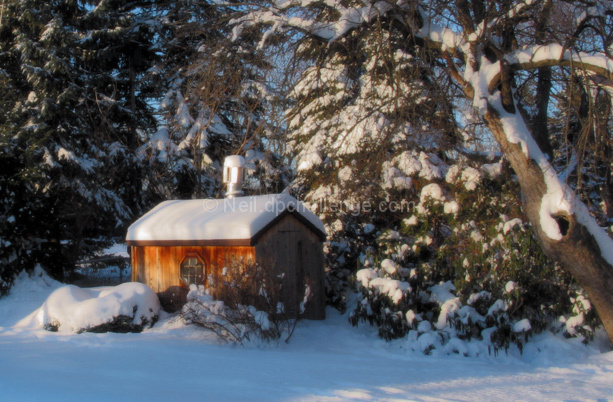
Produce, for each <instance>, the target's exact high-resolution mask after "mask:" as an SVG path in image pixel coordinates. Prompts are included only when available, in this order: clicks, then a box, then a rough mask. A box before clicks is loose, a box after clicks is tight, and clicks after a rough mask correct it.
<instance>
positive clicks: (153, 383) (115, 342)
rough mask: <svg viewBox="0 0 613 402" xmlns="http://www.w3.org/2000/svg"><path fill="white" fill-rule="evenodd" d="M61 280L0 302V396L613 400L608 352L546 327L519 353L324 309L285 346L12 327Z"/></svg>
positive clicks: (162, 332) (171, 325)
mask: <svg viewBox="0 0 613 402" xmlns="http://www.w3.org/2000/svg"><path fill="white" fill-rule="evenodd" d="M58 286H60V284H59V283H57V282H53V281H52V280H50V279H48V278H45V277H35V278H34V279H31V278H28V277H27V276H25V275H22V277H20V279H19V280H18V282H17V283H16V286H15V287H14V289H13V291H12V293H11V294H10V295H9V296H7V297H5V298H2V299H0V400H2V401H40V400H47V401H55V400H58V401H59V400H61V401H70V400H79V401H84V400H87V401H96V400H114V401H116V400H160V401H161V400H166V401H168V400H187V401H190V400H199V401H202V400H210V401H235V400H249V401H254V400H266V401H268V400H307V401H345V400H414V401H434V400H435V401H441V400H443V401H444V400H448V401H482V400H491V401H504V400H560V401H589V400H591V401H607V400H610V401H613V352H607V353H601V352H599V350H598V348H600V349H601V350H605V349H606V348H607V347H609V345H608V343H607V342H605V341H603V340H601V341H599V342H596V343H595V345H593V346H592V347H585V346H583V345H582V344H581V343H578V342H573V341H567V340H562V339H560V338H557V337H553V336H551V335H543V336H541V337H540V338H538V339H536V340H534V341H533V342H531V343H530V344H529V345H528V346H526V350H525V352H524V354H523V355H519V353H518V352H517V351H510V353H509V355H504V354H502V355H499V356H498V357H493V356H489V355H487V354H485V355H482V356H480V357H462V356H457V355H451V356H447V355H433V356H424V355H423V354H422V353H421V352H414V351H411V350H409V348H408V345H407V343H406V342H407V341H406V340H404V341H395V342H391V343H387V342H384V341H382V340H379V339H377V338H376V336H375V331H374V329H372V328H370V327H368V326H361V327H359V328H358V329H355V328H352V327H351V326H350V325H349V324H348V322H347V317H346V316H342V315H340V314H338V313H337V312H336V311H335V310H332V309H329V310H328V311H327V313H328V319H326V320H325V321H317V322H315V321H310V322H303V323H301V324H300V325H299V327H298V329H297V331H296V333H295V334H294V336H293V338H292V339H291V341H290V343H289V344H284V343H281V344H280V345H279V346H270V345H247V346H244V347H233V346H227V345H219V344H218V343H217V342H216V341H215V340H214V339H213V338H211V337H210V336H209V335H207V334H206V333H204V332H202V331H200V330H198V329H195V328H191V327H186V326H184V325H182V324H181V323H180V322H179V321H178V320H177V319H176V317H173V316H169V315H164V316H163V317H162V319H161V320H160V321H159V322H158V323H157V324H156V325H155V326H154V327H153V328H151V329H149V330H146V331H145V332H143V333H141V334H111V333H107V334H91V333H84V334H79V335H77V334H66V333H61V332H60V333H52V332H47V331H44V330H41V329H28V328H24V327H19V326H16V324H17V323H18V322H19V321H20V320H22V319H23V318H24V317H26V316H28V315H29V314H30V313H32V312H33V311H35V310H36V309H37V308H39V307H40V306H41V304H42V303H43V302H44V301H45V299H46V298H47V296H48V295H49V294H50V293H51V292H52V291H53V290H54V289H56V288H57V287H58Z"/></svg>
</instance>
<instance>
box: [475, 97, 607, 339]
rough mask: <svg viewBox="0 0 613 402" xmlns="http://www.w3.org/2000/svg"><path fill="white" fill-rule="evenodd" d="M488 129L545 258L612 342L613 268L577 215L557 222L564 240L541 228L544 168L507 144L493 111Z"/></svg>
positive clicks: (495, 113) (514, 145) (544, 188)
mask: <svg viewBox="0 0 613 402" xmlns="http://www.w3.org/2000/svg"><path fill="white" fill-rule="evenodd" d="M485 118H486V121H487V123H488V126H489V128H490V129H491V131H492V133H493V134H494V136H495V137H496V139H497V141H498V143H499V144H500V146H501V148H502V150H503V152H504V154H505V156H506V157H507V158H508V160H509V163H510V164H511V166H512V168H513V170H514V171H515V173H516V174H517V177H518V180H519V184H520V186H521V189H522V195H523V203H524V209H525V212H526V214H527V216H528V219H529V221H530V222H531V224H532V227H533V229H534V232H535V235H536V237H537V239H538V241H539V243H540V244H541V246H542V248H543V251H544V252H545V254H546V255H547V256H548V257H549V258H551V259H553V260H554V261H557V262H558V263H560V264H561V265H562V266H563V267H564V268H565V269H566V270H567V271H568V272H570V273H571V274H572V275H573V277H574V278H575V279H576V280H577V282H579V284H580V285H581V286H582V287H583V288H584V289H585V291H586V292H587V294H588V296H589V298H590V300H591V301H592V303H593V304H594V307H595V308H596V311H597V313H598V316H599V317H600V319H601V320H602V323H603V325H604V328H605V330H606V332H607V335H608V336H609V339H610V340H611V342H613V292H611V289H613V267H612V266H611V265H610V264H609V263H608V262H607V261H606V260H605V259H604V257H603V256H602V250H600V247H599V246H598V243H597V242H596V239H594V237H593V235H592V234H591V233H590V232H589V230H588V229H587V228H586V227H585V226H584V225H583V224H581V223H580V222H579V221H578V220H577V217H576V216H575V215H560V216H559V217H557V218H556V222H557V223H558V226H559V229H560V233H561V234H562V239H560V240H553V239H551V238H549V237H548V236H547V234H546V233H545V232H544V230H543V227H542V226H541V223H540V222H541V216H540V210H541V202H542V200H543V197H544V196H545V194H546V193H547V183H546V182H545V178H544V176H543V172H542V170H541V168H540V167H539V166H538V165H537V164H536V162H535V161H534V160H532V159H531V158H529V157H528V156H527V155H526V154H525V153H524V151H523V150H522V148H521V146H520V145H519V144H514V143H511V142H509V141H508V139H507V136H506V133H505V131H504V127H503V125H502V122H501V121H500V117H499V115H498V113H497V112H496V111H495V110H494V109H493V108H490V109H489V110H488V112H487V114H486V116H485Z"/></svg>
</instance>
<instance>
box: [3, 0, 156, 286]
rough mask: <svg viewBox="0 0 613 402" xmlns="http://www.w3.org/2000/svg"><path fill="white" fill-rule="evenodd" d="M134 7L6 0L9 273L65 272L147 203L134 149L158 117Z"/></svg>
mask: <svg viewBox="0 0 613 402" xmlns="http://www.w3.org/2000/svg"><path fill="white" fill-rule="evenodd" d="M142 6H143V4H140V3H139V7H142ZM136 7H137V4H135V3H131V2H128V3H125V2H121V6H120V4H119V3H117V4H115V3H113V2H112V1H101V2H94V3H92V2H87V1H86V2H81V1H53V2H44V1H37V0H32V1H30V0H28V1H9V2H3V10H2V11H3V12H2V21H1V27H0V46H1V53H0V71H1V73H2V82H1V85H2V92H3V93H6V94H8V96H6V97H5V98H4V99H3V101H2V105H1V107H2V109H1V110H0V116H1V117H0V119H1V120H0V130H1V131H0V136H1V138H0V141H1V144H2V155H1V159H2V161H3V166H4V167H6V168H3V169H2V171H1V172H0V175H1V178H0V182H2V187H3V188H2V191H3V194H4V197H5V200H4V202H3V209H4V211H3V214H4V216H5V218H6V223H5V224H4V225H3V226H4V227H3V228H2V232H1V235H0V236H1V237H2V241H3V242H4V243H5V245H7V244H8V245H9V246H8V247H2V255H0V259H1V260H2V271H1V272H2V278H3V280H4V282H5V283H10V281H11V277H12V275H14V273H15V272H18V271H19V270H21V269H32V268H33V266H34V265H35V264H36V263H40V264H42V265H44V266H45V268H47V269H48V270H49V271H50V272H51V273H52V274H53V275H54V276H55V277H58V278H62V277H63V275H64V271H65V270H70V267H71V266H73V265H74V262H75V261H76V259H77V258H79V257H81V256H82V254H83V253H84V252H85V253H86V252H87V249H88V247H90V246H91V245H90V244H88V242H87V241H86V240H87V239H94V238H100V237H104V238H109V237H112V236H113V234H119V233H120V231H119V230H121V229H123V228H124V227H125V225H126V224H127V223H129V221H130V219H131V218H132V216H133V214H135V213H138V212H139V206H140V205H142V200H141V199H140V197H139V194H140V189H139V185H140V184H139V182H138V176H139V173H138V167H137V166H136V164H135V155H134V151H135V150H136V148H137V145H138V143H139V141H140V140H139V138H138V136H139V130H141V131H142V130H147V129H148V128H151V127H152V126H153V125H154V121H153V118H152V116H151V112H150V110H149V106H148V105H147V102H146V99H147V96H148V95H149V94H148V93H147V89H146V84H147V82H146V81H143V80H142V77H143V75H144V73H145V72H146V71H147V68H148V65H150V64H151V63H152V61H153V60H154V56H155V54H154V53H153V51H152V50H151V49H150V48H151V45H152V42H151V40H152V39H153V34H154V32H153V30H152V29H150V27H149V26H147V25H144V24H143V23H142V20H141V18H143V17H144V15H145V14H144V13H145V11H144V9H142V8H138V9H137V8H136ZM111 10H112V11H113V12H110V11H111Z"/></svg>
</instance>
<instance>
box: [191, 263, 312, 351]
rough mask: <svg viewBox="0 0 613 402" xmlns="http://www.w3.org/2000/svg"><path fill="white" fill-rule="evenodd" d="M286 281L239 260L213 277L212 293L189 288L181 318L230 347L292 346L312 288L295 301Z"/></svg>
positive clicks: (268, 271)
mask: <svg viewBox="0 0 613 402" xmlns="http://www.w3.org/2000/svg"><path fill="white" fill-rule="evenodd" d="M283 279H284V275H283V274H279V273H275V272H274V271H273V269H272V268H270V267H268V266H266V267H264V266H261V265H259V264H254V263H251V262H245V261H242V260H241V261H234V262H232V263H231V264H229V266H228V267H225V268H223V269H222V271H221V273H220V274H219V275H217V276H214V277H211V278H209V284H210V286H209V288H207V289H205V288H204V287H203V286H202V285H200V286H196V285H190V291H189V293H188V295H187V303H186V304H185V306H184V307H183V310H182V311H181V316H182V317H183V319H185V321H186V322H188V323H190V324H194V325H197V326H199V327H202V328H205V329H207V330H210V331H212V332H214V333H215V334H216V335H217V336H218V337H219V339H221V340H223V341H225V342H229V343H235V344H244V343H245V342H249V341H252V340H255V339H259V340H263V341H267V342H276V341H278V340H279V339H282V338H284V341H285V342H289V339H290V338H291V336H292V334H293V332H294V330H295V328H296V325H297V323H298V321H299V320H300V315H301V314H302V313H303V312H304V308H305V306H306V304H307V303H308V302H309V298H310V287H309V285H308V284H307V285H306V287H305V289H304V293H303V294H302V295H298V297H291V296H292V295H291V294H290V293H289V292H291V291H292V289H290V288H289V287H286V286H284V281H283ZM292 304H294V305H292Z"/></svg>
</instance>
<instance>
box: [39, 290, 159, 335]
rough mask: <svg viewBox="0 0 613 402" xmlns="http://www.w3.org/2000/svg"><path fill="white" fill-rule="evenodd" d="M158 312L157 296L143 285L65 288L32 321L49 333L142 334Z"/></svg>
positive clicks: (48, 300)
mask: <svg viewBox="0 0 613 402" xmlns="http://www.w3.org/2000/svg"><path fill="white" fill-rule="evenodd" d="M159 310H160V303H159V300H158V297H157V295H156V294H155V293H154V292H153V290H152V289H151V288H150V287H148V286H147V285H144V284H142V283H136V282H130V283H123V284H121V285H118V286H115V287H100V288H89V289H85V288H79V287H77V286H74V285H66V286H63V287H60V288H59V289H57V290H55V291H54V292H53V293H51V295H49V297H48V298H47V300H46V301H45V302H44V303H43V305H42V306H41V307H40V308H39V309H38V310H37V311H35V312H34V313H33V317H32V318H33V319H34V322H33V324H34V325H36V326H39V327H42V328H45V329H47V330H49V331H62V332H76V333H81V332H141V331H142V330H143V329H144V328H147V327H150V326H152V325H153V324H154V323H155V322H156V321H157V318H158V314H159Z"/></svg>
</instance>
